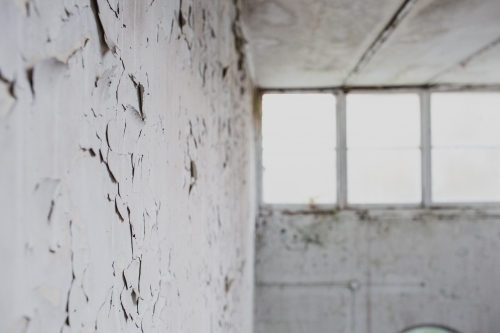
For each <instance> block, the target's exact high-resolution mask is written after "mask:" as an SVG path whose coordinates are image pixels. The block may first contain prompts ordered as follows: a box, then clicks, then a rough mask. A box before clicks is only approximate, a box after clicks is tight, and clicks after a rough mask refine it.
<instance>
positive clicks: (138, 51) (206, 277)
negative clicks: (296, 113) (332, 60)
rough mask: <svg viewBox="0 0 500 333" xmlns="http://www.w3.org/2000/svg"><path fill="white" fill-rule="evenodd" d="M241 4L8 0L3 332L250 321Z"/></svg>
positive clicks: (247, 92) (247, 97) (0, 67)
mask: <svg viewBox="0 0 500 333" xmlns="http://www.w3.org/2000/svg"><path fill="white" fill-rule="evenodd" d="M237 5H238V4H237V1H232V0H231V1H230V0H213V1H202V0H181V1H162V0H147V1H146V0H132V1H131V0H0V28H1V31H2V33H1V34H0V170H1V172H0V220H1V225H2V232H1V236H0V237H1V238H0V264H1V266H0V267H1V274H0V299H1V301H0V332H16V333H17V332H44V333H50V332H63V333H67V332H95V331H97V332H144V333H148V332H250V331H251V330H252V322H253V321H252V312H253V305H252V299H253V285H254V283H253V276H254V274H253V262H254V260H253V251H254V244H253V228H254V214H253V212H254V209H253V208H254V203H253V202H254V200H253V198H254V195H253V189H252V186H253V184H254V181H253V173H254V172H253V166H254V164H253V132H252V112H251V105H252V102H251V101H252V97H251V85H250V82H249V80H248V78H247V75H246V70H245V63H244V61H245V59H244V56H243V53H242V48H243V42H242V35H241V24H240V21H239V11H238V9H237Z"/></svg>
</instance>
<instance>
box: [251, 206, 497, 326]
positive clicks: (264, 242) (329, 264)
mask: <svg viewBox="0 0 500 333" xmlns="http://www.w3.org/2000/svg"><path fill="white" fill-rule="evenodd" d="M499 251H500V211H498V210H491V209H489V210H470V209H446V210H444V209H441V210H437V209H436V210H408V209H405V210H358V211H354V210H352V211H342V212H339V213H335V212H316V213H315V214H314V213H310V212H307V211H302V212H301V211H292V210H289V211H286V210H285V211H281V212H276V211H274V212H273V211H272V210H266V211H263V212H262V213H261V217H260V219H259V222H258V225H257V242H256V285H257V287H256V303H255V311H256V324H255V325H256V332H257V333H285V332H286V333H298V332H308V333H322V332H330V333H331V332H334V333H397V332H399V331H401V330H402V329H403V328H405V327H408V326H411V325H415V324H420V323H435V324H444V325H448V326H451V327H454V328H456V329H458V330H459V331H460V332H464V333H496V332H499V331H500V298H499V297H498V295H499V293H500V260H499V257H498V253H499Z"/></svg>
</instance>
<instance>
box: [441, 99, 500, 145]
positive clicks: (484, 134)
mask: <svg viewBox="0 0 500 333" xmlns="http://www.w3.org/2000/svg"><path fill="white" fill-rule="evenodd" d="M431 110H432V112H431V114H432V120H431V121H432V123H431V124H432V144H433V146H434V147H457V146H458V147H470V146H483V147H484V146H500V130H499V128H500V94H498V93H439V94H432V99H431Z"/></svg>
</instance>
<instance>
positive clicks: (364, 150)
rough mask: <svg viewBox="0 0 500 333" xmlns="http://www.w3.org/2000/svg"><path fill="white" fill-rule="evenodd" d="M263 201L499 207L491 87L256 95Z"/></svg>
mask: <svg viewBox="0 0 500 333" xmlns="http://www.w3.org/2000/svg"><path fill="white" fill-rule="evenodd" d="M262 164H263V174H262V181H263V193H262V199H263V202H264V203H266V204H310V205H313V206H314V205H316V204H335V203H337V205H338V206H339V207H340V208H342V207H346V206H349V205H360V204H361V205H365V204H383V205H395V204H409V205H413V206H419V205H423V206H430V205H443V204H454V205H456V204H461V203H464V204H473V203H500V93H498V92H489V93H487V92H482V93H478V92H468V93H464V92H459V93H458V92H456V93H451V92H446V93H444V92H439V93H438V92H436V93H431V92H429V91H427V90H414V91H413V92H409V93H399V92H387V91H378V92H375V93H374V92H370V93H361V92H352V93H348V94H344V93H343V92H338V93H336V94H333V93H331V94H327V93H322V94H319V93H318V94H310V93H307V94H305V93H303V94H300V93H295V94H285V93H280V94H265V95H264V96H263V98H262Z"/></svg>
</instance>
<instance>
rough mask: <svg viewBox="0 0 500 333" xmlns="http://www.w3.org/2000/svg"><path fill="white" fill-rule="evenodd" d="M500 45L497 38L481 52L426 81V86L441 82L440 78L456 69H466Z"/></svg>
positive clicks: (499, 40) (499, 39)
mask: <svg viewBox="0 0 500 333" xmlns="http://www.w3.org/2000/svg"><path fill="white" fill-rule="evenodd" d="M498 45H500V38H497V39H495V40H494V41H493V42H491V43H488V44H487V45H486V46H484V47H482V48H480V49H479V50H477V51H475V52H473V53H472V54H470V55H469V56H467V57H466V58H465V59H463V60H460V61H459V62H458V63H456V64H454V65H452V66H450V67H448V68H446V69H444V70H443V71H441V72H440V73H438V74H436V75H434V76H433V77H431V78H430V79H428V80H427V81H426V84H433V83H435V82H437V81H438V80H439V78H440V77H442V76H443V75H445V74H447V73H449V72H451V71H453V70H454V69H456V68H458V67H466V66H467V65H468V64H469V63H470V62H471V61H472V60H474V59H475V58H477V57H479V56H481V55H483V54H485V53H486V52H488V51H489V50H491V49H493V48H494V47H496V46H498Z"/></svg>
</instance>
